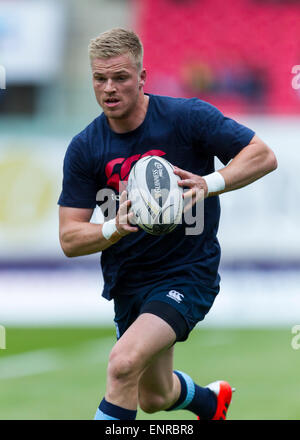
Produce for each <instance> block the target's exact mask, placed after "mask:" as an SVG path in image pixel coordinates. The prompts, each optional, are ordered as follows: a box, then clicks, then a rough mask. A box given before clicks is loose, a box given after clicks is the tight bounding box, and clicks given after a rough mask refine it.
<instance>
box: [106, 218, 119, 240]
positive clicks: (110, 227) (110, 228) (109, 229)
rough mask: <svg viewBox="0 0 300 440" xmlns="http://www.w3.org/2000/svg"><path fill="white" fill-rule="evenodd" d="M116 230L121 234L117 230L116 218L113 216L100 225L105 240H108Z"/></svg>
mask: <svg viewBox="0 0 300 440" xmlns="http://www.w3.org/2000/svg"><path fill="white" fill-rule="evenodd" d="M115 232H117V233H118V234H119V235H121V234H120V233H119V231H118V230H117V227H116V219H115V218H113V219H112V220H108V221H107V222H105V223H103V226H102V235H103V237H104V238H106V240H109V239H110V238H111V236H112V235H113V234H114V233H115Z"/></svg>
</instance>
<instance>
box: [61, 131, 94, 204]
mask: <svg viewBox="0 0 300 440" xmlns="http://www.w3.org/2000/svg"><path fill="white" fill-rule="evenodd" d="M96 194H97V185H96V179H95V177H94V172H93V161H92V159H91V158H90V157H89V152H88V146H87V145H86V144H85V143H84V142H82V141H81V140H79V139H77V138H76V137H75V138H74V139H73V140H72V141H71V143H70V145H69V147H68V149H67V152H66V155H65V158H64V165H63V185H62V192H61V195H60V197H59V200H58V204H59V205H60V206H67V207H71V208H87V209H94V208H95V206H96Z"/></svg>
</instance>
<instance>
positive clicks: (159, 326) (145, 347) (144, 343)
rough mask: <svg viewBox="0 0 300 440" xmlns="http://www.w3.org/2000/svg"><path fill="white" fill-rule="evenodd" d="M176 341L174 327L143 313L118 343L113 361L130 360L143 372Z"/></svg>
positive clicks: (113, 354)
mask: <svg viewBox="0 0 300 440" xmlns="http://www.w3.org/2000/svg"><path fill="white" fill-rule="evenodd" d="M175 341H176V334H175V332H174V330H173V329H172V327H171V326H170V325H169V324H168V323H167V322H165V321H164V320H163V319H161V318H160V317H158V316H155V315H153V314H150V313H143V314H142V315H140V316H138V318H137V319H136V320H135V321H134V322H133V323H132V324H131V325H130V327H129V328H128V329H127V330H126V331H125V333H124V334H123V335H122V336H121V337H120V338H119V339H118V341H117V342H116V344H115V346H114V348H113V350H112V353H111V359H113V357H114V356H117V357H118V358H120V359H124V358H126V359H128V361H129V362H130V363H131V364H133V365H134V368H136V369H137V370H139V371H140V372H142V371H143V370H145V369H146V368H147V367H148V366H149V365H150V364H152V362H153V361H154V360H156V359H158V358H159V357H160V356H161V355H162V354H163V353H164V352H165V351H167V350H168V349H170V348H171V347H172V345H173V344H174V342H175Z"/></svg>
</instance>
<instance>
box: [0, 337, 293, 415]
mask: <svg viewBox="0 0 300 440" xmlns="http://www.w3.org/2000/svg"><path fill="white" fill-rule="evenodd" d="M291 340H292V334H291V329H289V328H287V329H255V330H251V329H223V328H218V329H208V328H204V329H197V330H194V332H193V333H192V334H191V336H190V338H189V340H188V341H186V342H184V343H179V344H177V345H176V348H175V365H174V367H175V368H176V369H179V370H182V371H185V372H186V373H188V374H190V375H191V376H192V377H193V379H194V380H195V381H196V382H197V383H198V384H200V385H205V384H207V383H209V382H212V381H214V380H216V379H226V380H228V381H229V382H230V383H231V384H232V385H233V386H234V387H235V388H236V392H235V394H234V396H233V400H232V405H231V407H230V410H229V413H228V420H229V419H231V420H238V419H247V420H249V419H250V420H251V419H252V420H259V419H267V420H276V419H300V399H299V371H300V350H293V349H292V346H291ZM114 342H115V334H114V330H113V329H112V328H7V329H6V347H7V348H6V350H0V390H1V392H0V419H1V420H3V419H23V420H24V419H51V420H53V419H92V418H93V417H94V414H95V411H96V408H97V406H98V404H99V401H100V399H101V398H102V397H103V395H104V393H105V375H106V365H107V358H108V354H109V351H110V349H111V347H112V346H113V344H114ZM138 419H148V420H159V419H165V420H166V419H169V420H171V419H177V420H178V419H182V420H184V419H195V417H194V415H193V414H191V413H190V412H188V411H175V412H170V413H169V412H168V413H166V412H160V413H156V414H152V415H148V414H145V413H143V412H142V411H141V410H139V411H138Z"/></svg>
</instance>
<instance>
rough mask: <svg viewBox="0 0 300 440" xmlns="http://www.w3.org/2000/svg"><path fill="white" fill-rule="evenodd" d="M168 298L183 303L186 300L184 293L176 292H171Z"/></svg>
mask: <svg viewBox="0 0 300 440" xmlns="http://www.w3.org/2000/svg"><path fill="white" fill-rule="evenodd" d="M167 296H168V297H169V298H172V299H174V301H176V302H178V303H181V301H182V300H183V298H184V294H183V293H179V292H177V291H176V290H170V292H169V293H168V294H167Z"/></svg>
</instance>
